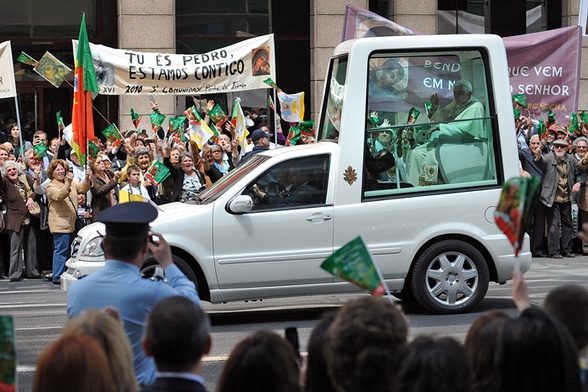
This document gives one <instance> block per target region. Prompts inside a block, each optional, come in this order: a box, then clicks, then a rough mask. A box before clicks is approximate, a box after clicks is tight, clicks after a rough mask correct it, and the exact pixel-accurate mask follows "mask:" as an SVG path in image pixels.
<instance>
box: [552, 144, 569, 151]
mask: <svg viewBox="0 0 588 392" xmlns="http://www.w3.org/2000/svg"><path fill="white" fill-rule="evenodd" d="M553 148H555V149H556V150H557V149H558V148H568V146H560V145H557V146H554V147H553Z"/></svg>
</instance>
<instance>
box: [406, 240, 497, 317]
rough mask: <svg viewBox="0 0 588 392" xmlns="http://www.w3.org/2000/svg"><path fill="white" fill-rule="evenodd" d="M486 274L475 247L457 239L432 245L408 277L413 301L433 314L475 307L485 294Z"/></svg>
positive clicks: (482, 261)
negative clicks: (409, 277)
mask: <svg viewBox="0 0 588 392" xmlns="http://www.w3.org/2000/svg"><path fill="white" fill-rule="evenodd" d="M488 280H489V272H488V265H487V264H486V261H485V260H484V257H483V256H482V254H481V253H480V251H478V250H477V249H476V248H475V247H474V246H472V245H470V244H468V243H466V242H463V241H459V240H445V241H441V242H438V243H436V244H433V245H431V246H430V247H429V248H427V249H426V250H425V251H424V252H423V253H422V254H421V256H420V257H419V258H418V260H417V262H416V264H415V267H414V269H413V273H412V277H411V287H412V292H413V294H414V297H415V299H416V301H417V302H418V303H419V305H421V306H422V307H423V308H425V309H426V310H428V311H430V312H433V313H444V314H451V313H461V312H467V311H469V310H471V309H472V308H474V307H475V306H476V305H477V304H478V303H480V301H481V300H482V299H483V298H484V296H485V295H486V292H487V291H488Z"/></svg>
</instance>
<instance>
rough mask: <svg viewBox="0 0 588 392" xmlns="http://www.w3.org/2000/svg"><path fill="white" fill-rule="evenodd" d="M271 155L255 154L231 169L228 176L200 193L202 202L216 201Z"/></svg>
mask: <svg viewBox="0 0 588 392" xmlns="http://www.w3.org/2000/svg"><path fill="white" fill-rule="evenodd" d="M268 159H269V157H267V156H263V155H259V154H255V155H253V156H252V157H251V158H249V159H248V160H247V161H246V162H245V163H244V164H242V165H239V166H237V167H236V168H235V169H233V170H231V171H230V172H229V173H228V174H227V175H226V176H223V177H222V178H221V179H219V180H218V181H216V182H215V183H214V184H213V185H212V186H211V187H210V188H207V189H205V190H204V191H202V193H200V195H199V196H200V197H199V198H200V201H201V203H202V204H208V203H212V202H214V201H215V200H216V199H218V198H219V197H221V196H222V195H223V194H224V193H225V192H226V191H227V190H229V189H231V188H232V186H233V184H234V183H236V182H237V181H239V180H240V179H241V178H243V176H245V175H246V174H247V173H249V172H250V171H251V170H253V169H255V168H256V167H258V166H259V165H261V164H263V163H264V162H265V161H267V160H268Z"/></svg>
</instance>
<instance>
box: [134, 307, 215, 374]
mask: <svg viewBox="0 0 588 392" xmlns="http://www.w3.org/2000/svg"><path fill="white" fill-rule="evenodd" d="M209 335H210V321H209V319H208V316H207V315H206V313H205V312H204V311H203V310H202V308H200V306H198V305H196V304H195V303H194V302H193V301H191V300H189V299H188V298H186V297H182V296H173V297H168V298H165V299H162V300H161V301H159V302H158V303H157V304H156V305H155V306H154V307H153V310H152V311H151V313H149V316H148V318H147V323H146V326H145V339H146V340H147V344H148V345H149V348H150V350H151V354H152V355H153V359H154V360H155V364H156V365H157V370H159V371H160V372H166V371H171V372H186V371H189V370H190V369H191V368H192V367H193V366H194V365H195V364H197V363H198V362H199V361H200V359H201V358H202V355H204V353H205V352H206V351H207V348H208V347H207V346H208V341H209V340H208V339H209Z"/></svg>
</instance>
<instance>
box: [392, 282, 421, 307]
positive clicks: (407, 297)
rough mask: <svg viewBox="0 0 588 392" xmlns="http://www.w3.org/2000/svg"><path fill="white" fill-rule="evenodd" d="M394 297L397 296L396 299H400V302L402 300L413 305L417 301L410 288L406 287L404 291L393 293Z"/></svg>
mask: <svg viewBox="0 0 588 392" xmlns="http://www.w3.org/2000/svg"><path fill="white" fill-rule="evenodd" d="M392 295H393V296H395V297H396V298H398V299H399V300H401V301H402V302H410V303H412V302H415V301H416V300H415V299H414V294H413V293H412V290H411V289H410V286H408V287H404V288H403V289H402V291H398V292H394V293H392Z"/></svg>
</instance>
